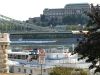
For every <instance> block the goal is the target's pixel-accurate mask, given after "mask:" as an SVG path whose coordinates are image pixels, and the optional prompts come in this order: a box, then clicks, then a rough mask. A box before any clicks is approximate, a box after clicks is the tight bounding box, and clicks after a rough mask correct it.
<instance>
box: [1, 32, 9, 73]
mask: <svg viewBox="0 0 100 75" xmlns="http://www.w3.org/2000/svg"><path fill="white" fill-rule="evenodd" d="M9 43H10V40H9V34H8V33H0V73H8V72H9V69H8V64H7V60H8V55H7V49H8V46H9Z"/></svg>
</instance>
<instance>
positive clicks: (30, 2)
mask: <svg viewBox="0 0 100 75" xmlns="http://www.w3.org/2000/svg"><path fill="white" fill-rule="evenodd" d="M69 3H94V4H100V0H0V14H1V15H4V16H7V17H10V18H13V19H16V20H21V21H25V20H28V18H33V17H39V16H40V14H43V10H44V9H45V8H64V6H65V5H66V4H69Z"/></svg>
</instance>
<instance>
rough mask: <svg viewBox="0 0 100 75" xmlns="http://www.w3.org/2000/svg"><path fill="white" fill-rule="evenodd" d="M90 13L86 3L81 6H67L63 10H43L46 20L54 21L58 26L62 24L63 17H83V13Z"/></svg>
mask: <svg viewBox="0 0 100 75" xmlns="http://www.w3.org/2000/svg"><path fill="white" fill-rule="evenodd" d="M86 11H90V5H89V4H88V3H82V4H80V3H79V4H67V5H65V7H64V8H58V9H44V10H43V15H45V18H46V19H47V20H49V21H50V20H52V19H53V20H56V22H57V23H58V24H60V23H62V20H63V18H64V17H65V16H68V15H69V16H70V15H82V16H85V15H84V12H86Z"/></svg>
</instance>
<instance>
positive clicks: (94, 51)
mask: <svg viewBox="0 0 100 75" xmlns="http://www.w3.org/2000/svg"><path fill="white" fill-rule="evenodd" d="M87 15H88V16H89V17H90V20H89V23H88V24H87V26H88V33H83V32H82V31H81V33H82V34H83V39H82V40H80V41H79V43H78V45H77V47H76V48H75V53H78V54H79V55H81V57H80V58H79V59H84V58H87V60H86V62H91V63H92V65H91V66H90V67H89V69H93V68H96V69H95V72H94V73H96V72H100V8H99V6H98V5H97V6H93V4H91V10H90V12H89V13H87ZM97 63H98V64H97Z"/></svg>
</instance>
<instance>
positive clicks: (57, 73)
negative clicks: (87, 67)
mask: <svg viewBox="0 0 100 75" xmlns="http://www.w3.org/2000/svg"><path fill="white" fill-rule="evenodd" d="M72 72H73V74H72ZM74 73H75V74H74ZM76 73H79V74H77V75H88V71H84V70H83V69H74V68H66V67H54V68H53V69H52V71H51V73H50V75H76Z"/></svg>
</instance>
